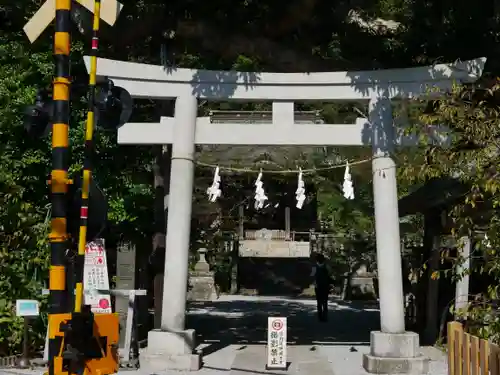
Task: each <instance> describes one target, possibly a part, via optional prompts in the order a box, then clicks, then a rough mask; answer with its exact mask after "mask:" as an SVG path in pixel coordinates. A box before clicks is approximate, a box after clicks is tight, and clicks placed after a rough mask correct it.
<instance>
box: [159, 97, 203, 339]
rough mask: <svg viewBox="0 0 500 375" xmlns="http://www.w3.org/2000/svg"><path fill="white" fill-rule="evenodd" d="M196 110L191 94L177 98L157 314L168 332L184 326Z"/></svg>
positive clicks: (181, 329)
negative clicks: (160, 311)
mask: <svg viewBox="0 0 500 375" xmlns="http://www.w3.org/2000/svg"><path fill="white" fill-rule="evenodd" d="M197 111H198V102H197V100H196V98H195V97H193V96H181V97H179V98H177V100H176V102H175V129H174V143H173V145H172V164H171V168H172V169H171V172H170V189H169V193H170V195H169V199H168V208H169V210H168V218H167V236H166V243H165V278H164V281H163V301H162V316H161V329H162V330H164V331H168V332H180V331H183V330H184V317H185V310H186V295H187V282H188V271H189V270H188V268H189V237H190V233H191V208H192V195H193V180H194V160H193V158H194V152H195V131H196V115H197Z"/></svg>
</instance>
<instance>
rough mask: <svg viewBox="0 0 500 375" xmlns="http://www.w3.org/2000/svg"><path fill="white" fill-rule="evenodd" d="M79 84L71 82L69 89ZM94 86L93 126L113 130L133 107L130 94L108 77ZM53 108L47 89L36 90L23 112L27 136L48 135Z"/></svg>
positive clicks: (76, 88)
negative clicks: (32, 100) (31, 101)
mask: <svg viewBox="0 0 500 375" xmlns="http://www.w3.org/2000/svg"><path fill="white" fill-rule="evenodd" d="M81 87H82V86H79V85H73V87H72V89H73V91H77V90H79V89H80V88H81ZM96 89H97V92H96V96H95V102H94V112H95V115H96V125H97V127H99V128H101V129H103V130H108V131H109V130H116V129H117V128H118V127H119V126H121V125H123V124H124V123H126V122H127V121H128V120H129V119H130V115H131V114H132V109H133V108H132V107H133V100H132V97H131V96H130V94H129V92H128V91H127V90H125V89H124V88H122V87H118V86H115V85H114V84H113V81H111V80H109V79H108V80H105V81H104V82H102V83H100V84H99V85H98V86H97V88H96ZM53 107H54V106H53V102H52V96H51V95H50V92H49V90H47V89H40V90H38V93H37V95H36V99H35V104H34V105H31V106H29V107H27V108H26V110H25V113H24V128H25V129H26V132H27V133H28V135H29V136H31V137H34V138H41V137H45V136H47V135H48V134H49V130H50V124H51V122H52V118H53Z"/></svg>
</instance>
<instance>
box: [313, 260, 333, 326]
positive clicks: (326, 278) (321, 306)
mask: <svg viewBox="0 0 500 375" xmlns="http://www.w3.org/2000/svg"><path fill="white" fill-rule="evenodd" d="M311 276H313V277H314V282H315V293H316V302H317V305H318V319H319V321H321V322H326V321H328V295H329V294H330V286H331V284H332V279H331V276H330V271H329V270H328V268H327V266H326V264H325V257H324V256H323V254H317V255H316V265H315V266H314V267H313V269H312V275H311Z"/></svg>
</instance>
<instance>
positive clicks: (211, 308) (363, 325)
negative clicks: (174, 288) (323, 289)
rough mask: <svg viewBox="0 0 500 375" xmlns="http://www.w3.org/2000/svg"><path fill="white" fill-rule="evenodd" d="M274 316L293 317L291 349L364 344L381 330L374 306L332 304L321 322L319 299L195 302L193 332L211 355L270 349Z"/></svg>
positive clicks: (190, 325) (290, 320)
mask: <svg viewBox="0 0 500 375" xmlns="http://www.w3.org/2000/svg"><path fill="white" fill-rule="evenodd" d="M269 316H281V317H286V318H288V343H289V344H290V345H314V344H325V345H335V344H338V345H347V344H352V345H363V344H368V343H369V340H370V331H372V330H377V329H378V328H379V311H378V309H377V307H376V306H374V304H373V303H371V306H370V304H369V303H366V302H365V303H363V302H352V303H348V302H343V301H330V306H329V320H328V322H326V323H321V322H318V319H317V317H316V303H315V301H314V300H303V299H300V300H294V299H261V298H259V299H254V300H252V299H246V300H245V299H242V300H231V301H229V300H228V301H224V300H222V301H220V300H219V301H215V302H191V303H190V308H189V313H188V316H187V322H186V323H187V326H188V328H193V329H195V330H196V334H197V337H198V340H199V343H201V344H205V345H204V346H205V348H204V349H203V354H204V355H207V354H210V353H213V352H214V351H217V350H219V349H221V348H223V347H225V346H228V345H234V344H239V345H252V344H264V343H266V341H267V319H268V317H269Z"/></svg>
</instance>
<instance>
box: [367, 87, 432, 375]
mask: <svg viewBox="0 0 500 375" xmlns="http://www.w3.org/2000/svg"><path fill="white" fill-rule="evenodd" d="M369 117H370V118H369V119H370V124H371V129H372V140H371V141H372V148H373V161H372V173H373V200H374V206H375V236H376V242H377V268H378V283H379V288H378V290H379V302H380V328H381V331H372V332H371V337H370V354H365V355H363V367H364V368H365V370H366V371H368V372H369V373H375V374H395V373H410V374H426V373H427V372H428V367H429V361H428V359H427V358H425V357H423V356H421V355H420V344H419V335H418V334H417V333H415V332H406V331H405V315H404V304H403V302H404V299H403V276H402V267H401V248H400V246H401V243H400V233H399V212H398V190H397V183H396V164H395V162H394V160H393V159H392V157H391V153H392V152H393V151H394V145H395V136H394V124H393V118H392V107H391V101H390V99H389V98H388V97H387V96H384V95H382V96H377V97H374V98H372V99H371V100H370V104H369Z"/></svg>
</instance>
